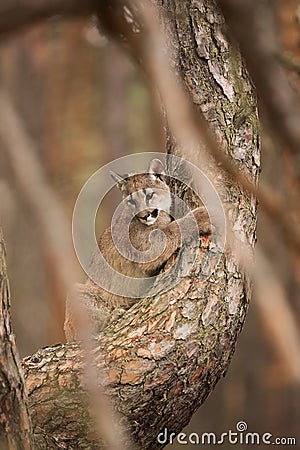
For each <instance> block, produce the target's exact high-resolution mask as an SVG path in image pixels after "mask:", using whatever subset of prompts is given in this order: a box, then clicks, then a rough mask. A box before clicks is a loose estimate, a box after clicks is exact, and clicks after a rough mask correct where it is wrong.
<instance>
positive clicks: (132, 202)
mask: <svg viewBox="0 0 300 450" xmlns="http://www.w3.org/2000/svg"><path fill="white" fill-rule="evenodd" d="M127 203H128V205H135V201H134V200H133V198H130V199H129V200H127Z"/></svg>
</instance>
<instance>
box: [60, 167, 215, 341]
mask: <svg viewBox="0 0 300 450" xmlns="http://www.w3.org/2000/svg"><path fill="white" fill-rule="evenodd" d="M111 176H112V177H113V179H114V181H116V183H117V187H118V188H119V189H120V191H121V193H122V200H123V201H122V204H121V207H120V211H118V212H117V213H116V217H115V220H114V224H113V226H111V227H108V228H107V229H106V230H105V231H104V233H103V234H102V236H101V237H100V239H99V241H98V249H96V251H95V253H94V255H93V256H92V259H91V263H90V267H89V270H88V275H89V277H90V278H88V279H87V281H86V283H85V284H77V285H76V289H75V291H76V293H77V295H79V298H80V301H81V300H82V301H84V303H85V306H86V307H87V308H88V310H89V315H90V318H91V320H92V321H93V326H94V329H95V332H99V331H101V330H102V329H103V328H104V327H105V326H106V325H107V324H108V323H109V322H111V321H112V320H113V319H115V318H117V317H119V315H120V314H122V313H123V312H124V310H126V309H128V308H130V307H131V306H132V305H133V304H134V303H135V302H136V301H138V300H139V299H140V298H142V297H144V296H145V294H146V290H147V287H148V286H149V283H147V279H149V280H148V281H150V277H152V278H151V280H153V279H154V278H153V277H155V276H157V275H158V274H160V273H161V272H163V271H164V270H165V268H166V267H167V265H168V261H170V259H171V258H172V257H174V255H175V254H176V252H178V251H179V249H180V248H181V246H183V245H185V240H189V239H192V238H193V237H194V235H195V234H197V235H198V236H199V235H200V236H209V235H210V233H211V224H210V220H209V216H208V213H207V211H206V209H205V207H203V206H202V207H199V208H196V209H194V210H193V211H191V212H190V213H188V214H187V215H185V216H184V217H182V218H180V219H178V220H174V218H172V216H171V204H172V195H171V192H170V188H169V186H168V184H167V183H166V174H165V171H164V167H163V164H162V162H161V161H160V160H158V159H154V160H152V161H151V162H150V164H149V167H148V170H147V171H146V172H145V173H138V174H127V175H119V174H117V173H115V172H111ZM195 221H196V222H195ZM195 223H196V227H195ZM99 251H100V254H102V256H103V258H104V260H105V261H106V263H107V264H108V265H109V266H110V268H111V269H113V270H109V271H108V272H106V270H107V269H106V268H105V266H104V265H103V260H102V259H101V256H100V255H99ZM109 266H108V267H109ZM119 274H122V275H125V277H124V279H122V282H121V283H120V280H119V278H118V275H119ZM134 279H143V280H144V281H145V283H144V284H143V282H141V283H139V284H138V288H137V289H136V290H135V292H134V298H132V297H131V296H128V295H126V293H127V292H128V289H129V290H130V283H132V280H134ZM103 281H105V283H103ZM98 282H99V285H101V286H105V288H104V287H100V286H99V285H98ZM120 284H121V286H122V289H123V292H125V294H124V295H122V293H123V292H122V293H121V294H120V292H118V294H116V293H115V292H116V286H117V287H120ZM67 309H68V311H67V317H66V322H65V329H66V335H67V338H68V340H70V339H74V337H76V330H74V328H76V326H75V327H74V324H73V323H72V319H71V317H70V305H69V307H68V308H67Z"/></svg>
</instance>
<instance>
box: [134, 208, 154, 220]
mask: <svg viewBox="0 0 300 450" xmlns="http://www.w3.org/2000/svg"><path fill="white" fill-rule="evenodd" d="M157 216H158V209H153V210H152V211H149V210H147V211H141V212H139V213H138V214H137V217H138V218H139V219H141V220H145V221H147V220H148V219H150V218H153V219H156V217H157Z"/></svg>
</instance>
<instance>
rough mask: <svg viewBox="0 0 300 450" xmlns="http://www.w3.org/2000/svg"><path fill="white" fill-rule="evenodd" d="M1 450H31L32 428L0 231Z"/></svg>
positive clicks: (0, 232)
mask: <svg viewBox="0 0 300 450" xmlns="http://www.w3.org/2000/svg"><path fill="white" fill-rule="evenodd" d="M0 300H1V305H0V307H1V308H0V448H1V449H3V450H5V449H11V450H13V449H17V450H23V449H24V450H25V449H26V450H27V449H28V450H30V449H33V445H32V440H31V425H30V420H29V415H28V410H27V405H26V394H25V392H24V379H23V374H22V370H21V365H20V359H19V355H18V352H17V349H16V343H15V337H14V335H13V333H12V329H11V323H10V315H9V309H10V292H9V285H8V279H7V273H6V263H5V247H4V241H3V236H2V231H1V229H0Z"/></svg>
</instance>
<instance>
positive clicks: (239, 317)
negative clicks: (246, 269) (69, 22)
mask: <svg viewBox="0 0 300 450" xmlns="http://www.w3.org/2000/svg"><path fill="white" fill-rule="evenodd" d="M157 3H158V5H159V6H161V7H162V8H163V9H164V10H165V11H167V12H168V18H167V19H165V20H166V22H165V24H164V25H165V27H166V29H167V30H168V32H169V34H170V37H171V40H172V42H173V45H174V48H173V50H174V51H173V55H174V58H175V65H176V68H177V70H178V71H179V73H180V74H181V76H182V77H183V80H184V83H185V86H186V89H187V91H188V92H189V93H190V94H191V96H192V99H193V102H194V104H195V105H196V107H197V108H199V109H201V110H202V111H203V113H204V115H205V116H206V118H207V119H208V121H209V122H210V123H211V126H212V128H213V130H214V131H215V133H216V136H217V139H218V141H219V142H220V144H221V146H222V148H223V149H224V151H226V152H227V153H228V154H229V155H230V156H231V157H232V159H233V160H234V163H235V164H237V165H238V166H239V167H240V168H241V170H243V171H244V172H245V173H246V174H247V175H248V176H249V178H251V179H252V180H256V177H257V173H258V169H259V139H258V120H257V115H256V101H255V97H254V95H253V91H252V87H251V83H250V81H249V79H248V76H247V72H246V70H245V67H244V65H243V62H242V59H241V56H240V54H239V53H238V51H237V49H236V48H235V47H234V46H232V45H231V44H230V43H229V42H228V41H227V39H226V37H225V34H224V23H223V18H222V16H221V15H220V14H219V11H218V9H217V7H216V4H215V3H214V1H211V0H210V1H209V0H198V1H196V0H194V1H192V0H190V1H184V2H182V1H180V0H167V1H162V0H158V1H157ZM168 150H169V151H170V152H171V153H174V154H176V155H179V156H184V155H183V151H182V149H180V148H178V147H176V146H175V145H174V139H172V138H171V137H170V138H169V148H168ZM217 181H218V185H219V186H218V187H219V190H220V192H221V195H222V200H223V202H224V203H225V204H226V206H228V209H229V216H230V218H231V221H232V224H231V227H232V228H233V230H234V233H235V234H236V236H237V237H238V238H239V239H241V241H242V242H243V243H247V244H249V246H253V244H254V242H255V225H256V202H255V199H253V198H250V197H249V196H248V195H246V194H245V193H244V192H243V191H242V190H241V189H240V187H239V186H237V185H233V184H232V183H230V182H229V180H227V179H226V177H225V175H224V174H223V173H222V171H221V170H220V172H219V173H218V180H217ZM224 186H225V187H224ZM214 258H215V255H213V254H212V255H211V257H210V263H211V264H214V261H215V259H214ZM238 266H239V265H238V262H237V261H236V260H235V258H234V257H233V256H232V255H230V254H227V255H222V256H221V259H220V261H219V263H218V266H217V267H216V269H215V271H214V273H213V275H212V276H210V277H209V279H207V280H205V281H203V280H202V279H201V277H200V260H199V264H196V265H195V266H194V268H193V269H192V271H191V272H190V273H189V275H188V276H187V277H185V278H184V279H183V280H182V281H181V282H180V284H178V285H177V286H176V287H175V288H173V289H172V290H170V291H168V292H167V293H164V294H162V295H159V296H157V297H156V298H154V299H144V300H141V301H140V302H139V303H138V304H136V305H135V306H133V307H132V308H131V309H130V310H129V311H127V312H126V313H125V314H124V316H123V317H122V318H121V319H120V320H119V321H118V322H117V323H115V324H113V325H111V326H110V327H108V328H107V329H106V330H105V331H104V332H103V334H102V335H101V336H100V337H99V338H98V339H97V344H96V345H95V350H94V360H95V362H96V363H97V367H98V369H99V383H100V384H101V385H102V386H103V387H104V388H105V391H106V392H107V393H108V394H109V395H111V396H112V399H113V402H114V405H115V408H116V411H118V412H119V413H120V422H121V423H122V425H123V426H125V427H127V428H128V429H129V430H130V433H131V436H132V437H133V439H134V441H135V442H136V444H137V447H138V448H142V449H144V450H146V449H151V450H155V449H158V448H162V447H163V446H164V444H163V443H159V442H158V441H157V436H158V434H159V433H160V432H161V431H162V430H164V429H166V428H167V430H168V433H169V434H170V433H173V432H174V433H178V432H179V431H180V430H181V429H182V428H183V427H184V426H185V425H186V424H187V423H188V422H189V420H190V418H191V416H192V414H193V412H194V411H195V410H196V409H197V408H198V407H199V406H200V405H201V404H202V403H203V402H204V400H205V399H206V398H207V396H208V395H209V393H210V392H211V391H212V390H213V388H214V387H215V385H216V383H217V381H218V380H219V379H220V377H221V376H223V375H224V374H225V373H226V370H227V368H228V364H229V362H230V359H231V357H232V354H233V352H234V348H235V344H236V340H237V337H238V334H239V332H240V330H241V328H242V326H243V323H244V320H245V315H246V311H247V306H248V302H249V295H250V289H249V282H248V280H247V278H246V276H245V275H244V274H243V273H242V272H241V271H240V270H239V267H238ZM81 367H82V353H81V350H80V349H79V347H78V346H77V345H76V344H67V345H57V346H55V347H51V348H46V349H41V350H39V351H38V352H37V353H36V354H35V355H33V356H31V357H29V358H26V359H25V360H24V369H25V374H26V384H27V389H28V392H29V408H30V414H31V418H32V422H33V425H34V429H35V437H36V440H37V446H38V448H39V449H52V448H53V449H54V448H61V447H62V448H64V447H63V446H64V445H65V446H67V448H76V449H81V448H82V449H83V448H84V449H86V448H89V449H93V448H99V445H100V448H101V444H99V445H98V444H97V443H96V437H95V434H94V426H93V422H92V420H91V419H90V415H89V412H88V407H87V398H86V395H85V393H84V390H83V386H82V384H83V377H82V376H81ZM174 411H175V412H176V414H174ZM124 424H126V425H124ZM166 443H167V442H166ZM60 446H61V447H60Z"/></svg>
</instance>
